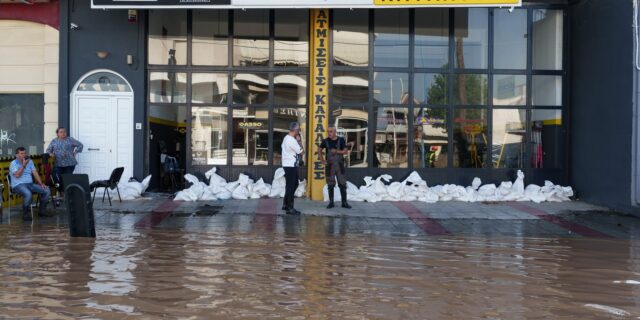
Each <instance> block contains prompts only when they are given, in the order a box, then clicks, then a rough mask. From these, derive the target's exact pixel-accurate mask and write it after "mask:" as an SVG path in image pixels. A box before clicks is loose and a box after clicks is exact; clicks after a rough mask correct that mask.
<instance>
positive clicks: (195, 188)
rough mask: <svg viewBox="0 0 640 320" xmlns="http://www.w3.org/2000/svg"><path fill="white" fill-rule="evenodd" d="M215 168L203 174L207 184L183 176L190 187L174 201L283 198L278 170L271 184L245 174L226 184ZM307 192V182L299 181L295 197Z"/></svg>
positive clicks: (281, 179) (283, 189)
mask: <svg viewBox="0 0 640 320" xmlns="http://www.w3.org/2000/svg"><path fill="white" fill-rule="evenodd" d="M216 170H217V169H216V168H215V167H214V168H212V169H211V170H209V171H207V172H206V173H205V177H206V178H207V179H209V184H208V185H207V184H206V183H204V182H202V181H200V180H198V178H197V177H196V176H194V175H191V174H186V175H185V176H184V178H185V180H187V181H188V182H189V183H190V184H191V186H190V187H189V188H187V189H184V190H182V191H180V192H178V193H177V194H176V196H175V198H174V200H181V201H215V200H227V199H237V200H246V199H259V198H262V197H269V198H283V197H284V192H285V186H286V180H285V177H284V170H283V169H282V168H279V169H277V170H276V172H275V174H274V176H273V183H272V184H268V183H265V182H264V180H263V179H262V178H260V179H259V180H258V181H254V180H252V179H250V178H249V176H247V175H245V174H240V176H239V177H238V180H237V181H232V182H227V180H225V179H224V178H223V177H221V176H220V175H218V174H217V173H216ZM306 190H307V181H306V180H302V181H300V185H299V186H298V188H297V189H296V192H295V196H296V197H298V198H300V197H303V196H304V195H305V193H306Z"/></svg>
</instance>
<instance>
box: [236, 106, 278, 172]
mask: <svg viewBox="0 0 640 320" xmlns="http://www.w3.org/2000/svg"><path fill="white" fill-rule="evenodd" d="M232 142H233V153H232V157H233V158H232V160H231V163H232V164H234V165H250V166H255V165H267V164H268V161H269V109H267V108H260V109H259V108H254V107H247V108H240V109H233V140H232Z"/></svg>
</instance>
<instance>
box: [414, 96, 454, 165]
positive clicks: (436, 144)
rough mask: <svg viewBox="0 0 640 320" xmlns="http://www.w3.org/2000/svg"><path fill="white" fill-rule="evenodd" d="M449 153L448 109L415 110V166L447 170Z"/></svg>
mask: <svg viewBox="0 0 640 320" xmlns="http://www.w3.org/2000/svg"><path fill="white" fill-rule="evenodd" d="M448 153H449V133H448V131H447V109H444V108H437V109H431V108H420V109H417V108H416V109H415V123H414V125H413V164H414V166H415V167H416V168H446V167H447V158H448Z"/></svg>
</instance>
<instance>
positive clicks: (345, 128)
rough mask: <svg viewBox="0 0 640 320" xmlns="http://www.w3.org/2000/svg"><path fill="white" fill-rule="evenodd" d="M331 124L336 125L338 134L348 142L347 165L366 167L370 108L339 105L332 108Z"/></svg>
mask: <svg viewBox="0 0 640 320" xmlns="http://www.w3.org/2000/svg"><path fill="white" fill-rule="evenodd" d="M329 125H333V126H335V127H336V131H337V133H338V136H340V137H343V138H344V140H345V141H346V142H347V147H348V148H349V153H348V154H347V157H346V159H345V165H346V166H347V167H351V168H366V167H367V166H368V164H367V155H368V145H369V143H368V140H369V110H368V109H367V108H366V107H338V108H337V109H332V111H331V114H330V117H329Z"/></svg>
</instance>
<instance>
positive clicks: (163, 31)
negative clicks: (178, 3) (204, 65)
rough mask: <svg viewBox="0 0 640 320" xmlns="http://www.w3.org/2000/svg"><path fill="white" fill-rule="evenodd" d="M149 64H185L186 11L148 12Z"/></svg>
mask: <svg viewBox="0 0 640 320" xmlns="http://www.w3.org/2000/svg"><path fill="white" fill-rule="evenodd" d="M148 40H149V43H148V46H149V48H148V52H149V57H148V61H149V64H163V65H184V64H187V11H176V10H150V11H149V39H148Z"/></svg>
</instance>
